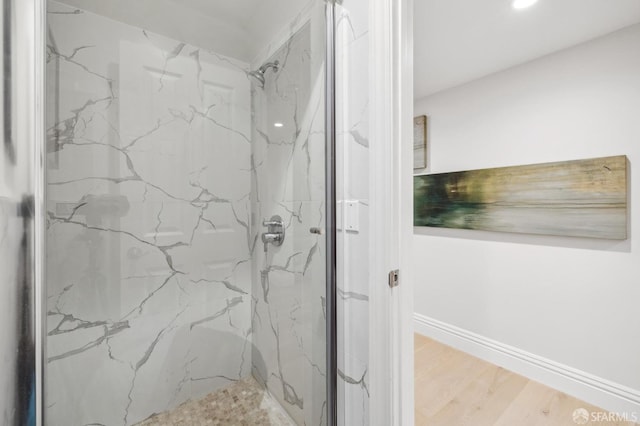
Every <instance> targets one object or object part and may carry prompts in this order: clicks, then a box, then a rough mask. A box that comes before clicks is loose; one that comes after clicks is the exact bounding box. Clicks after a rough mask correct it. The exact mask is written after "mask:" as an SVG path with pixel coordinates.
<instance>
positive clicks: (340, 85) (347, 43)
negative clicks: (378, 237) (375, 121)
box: [336, 0, 370, 426]
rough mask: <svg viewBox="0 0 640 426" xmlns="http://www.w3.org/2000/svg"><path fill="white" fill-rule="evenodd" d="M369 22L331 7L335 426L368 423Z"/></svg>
mask: <svg viewBox="0 0 640 426" xmlns="http://www.w3.org/2000/svg"><path fill="white" fill-rule="evenodd" d="M368 18H369V6H368V2H367V1H366V0H344V1H343V2H342V4H341V5H338V6H336V76H337V77H336V80H337V81H336V86H337V87H336V127H337V129H336V132H337V149H336V151H337V161H338V179H337V187H338V205H339V207H341V208H340V209H339V212H338V216H339V217H338V228H339V229H338V240H337V243H338V283H337V285H338V289H337V290H338V300H337V308H338V423H339V424H340V425H345V426H356V425H369V424H370V418H369V294H370V292H369V286H370V284H369V244H370V240H369V235H370V229H369V173H370V170H369V22H368ZM348 205H351V206H357V207H356V208H357V213H358V215H357V216H358V219H359V220H358V222H359V227H358V230H357V231H354V230H352V229H349V228H348V227H347V226H342V225H341V223H346V218H347V217H352V216H354V211H353V210H350V211H347V210H346V209H347V207H346V206H348ZM351 209H353V208H351ZM343 228H347V230H345V229H343Z"/></svg>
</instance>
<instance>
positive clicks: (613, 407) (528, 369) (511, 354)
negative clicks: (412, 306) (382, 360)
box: [413, 313, 640, 416]
mask: <svg viewBox="0 0 640 426" xmlns="http://www.w3.org/2000/svg"><path fill="white" fill-rule="evenodd" d="M413 318H414V330H415V332H416V333H419V334H422V335H424V336H427V337H430V338H432V339H434V340H437V341H439V342H442V343H444V344H446V345H448V346H451V347H453V348H456V349H459V350H461V351H463V352H466V353H468V354H470V355H473V356H475V357H477V358H480V359H483V360H485V361H488V362H490V363H492V364H495V365H498V366H500V367H503V368H505V369H507V370H510V371H513V372H514V373H517V374H520V375H522V376H525V377H527V378H529V379H531V380H534V381H536V382H539V383H542V384H544V385H546V386H549V387H551V388H553V389H556V390H559V391H561V392H564V393H566V394H568V395H571V396H573V397H575V398H578V399H581V400H583V401H585V402H587V403H589V404H592V405H595V406H596V407H599V408H602V409H604V410H607V411H611V412H614V413H621V414H622V413H627V414H628V415H631V414H633V413H635V414H636V415H639V416H640V391H638V390H636V389H631V388H629V387H626V386H623V385H620V384H618V383H614V382H611V381H609V380H606V379H603V378H601V377H597V376H594V375H593V374H589V373H586V372H584V371H580V370H577V369H575V368H572V367H569V366H567V365H564V364H560V363H558V362H555V361H552V360H550V359H546V358H543V357H540V356H538V355H534V354H532V353H529V352H525V351H523V350H520V349H518V348H515V347H513V346H509V345H505V344H503V343H500V342H497V341H495V340H491V339H488V338H486V337H484V336H480V335H478V334H475V333H472V332H470V331H467V330H464V329H461V328H458V327H455V326H452V325H450V324H446V323H443V322H441V321H438V320H435V319H433V318H429V317H426V316H424V315H421V314H417V313H415V314H414V317H413Z"/></svg>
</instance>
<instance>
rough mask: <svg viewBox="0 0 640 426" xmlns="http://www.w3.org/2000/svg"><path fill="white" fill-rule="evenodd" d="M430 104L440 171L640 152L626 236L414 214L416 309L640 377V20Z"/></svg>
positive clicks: (432, 165)
mask: <svg viewBox="0 0 640 426" xmlns="http://www.w3.org/2000/svg"><path fill="white" fill-rule="evenodd" d="M416 45H419V41H417V42H416ZM416 78H420V77H419V76H416ZM420 114H426V115H428V116H429V117H430V123H429V125H430V129H429V143H430V147H429V164H428V165H429V168H428V170H426V171H428V172H430V173H431V172H432V173H439V172H448V171H458V170H470V169H480V168H487V167H496V166H509V165H522V164H531V163H543V162H552V161H563V160H574V159H584V158H591V157H599V156H609V155H617V154H626V155H627V156H628V157H629V161H630V171H631V173H630V193H629V202H630V217H631V221H630V222H631V223H630V225H631V227H630V233H629V235H630V237H629V239H628V240H627V241H605V240H591V239H578V238H558V237H551V236H549V237H545V236H542V237H540V236H528V235H515V234H499V233H492V232H481V231H466V230H451V229H435V228H415V234H414V247H413V253H414V270H413V273H414V277H415V280H416V283H415V311H416V313H417V314H419V315H424V316H426V317H429V318H433V319H435V320H437V321H441V322H443V323H446V324H449V325H452V326H455V327H459V328H462V329H464V330H467V331H470V332H473V333H477V334H479V335H481V336H484V337H486V338H489V339H493V340H496V341H498V342H501V343H504V344H506V345H511V346H513V347H516V348H519V349H521V350H523V351H527V352H530V353H532V354H535V355H538V356H540V357H544V358H547V359H550V360H552V361H555V362H558V363H561V364H565V365H568V366H570V367H573V368H575V369H578V370H582V371H584V372H586V373H589V374H592V375H595V376H598V377H600V378H602V379H605V380H608V381H611V382H614V383H618V384H620V385H623V386H627V387H630V388H633V389H636V390H637V389H640V368H639V364H638V360H640V339H638V337H637V336H638V331H640V315H638V314H637V310H638V302H639V301H640V251H639V250H640V247H639V240H640V224H638V223H637V221H636V218H637V217H638V216H637V208H638V204H637V203H638V200H639V199H640V173H637V172H636V170H635V166H636V164H637V163H638V162H639V161H640V25H636V26H633V27H629V28H627V29H624V30H621V31H618V32H616V33H613V34H611V35H608V36H605V37H603V38H600V39H597V40H593V41H591V42H588V43H585V44H582V45H579V46H576V47H574V48H571V49H568V50H564V51H561V52H559V53H556V54H553V55H550V56H546V57H543V58H541V59H538V60H535V61H533V62H530V63H528V64H524V65H522V66H518V67H515V68H512V69H509V70H507V71H504V72H501V73H498V74H494V75H491V76H488V77H486V78H483V79H480V80H476V81H474V82H471V83H468V84H466V85H463V86H459V87H457V88H453V89H450V90H447V91H444V92H440V93H437V94H434V95H432V96H430V97H427V98H424V99H420V100H418V101H417V102H416V110H415V115H420Z"/></svg>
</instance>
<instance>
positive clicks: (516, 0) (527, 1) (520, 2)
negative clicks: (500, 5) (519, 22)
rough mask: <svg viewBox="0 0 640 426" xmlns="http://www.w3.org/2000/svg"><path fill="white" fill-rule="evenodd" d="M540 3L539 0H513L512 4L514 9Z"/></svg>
mask: <svg viewBox="0 0 640 426" xmlns="http://www.w3.org/2000/svg"><path fill="white" fill-rule="evenodd" d="M536 3H538V0H513V2H512V3H511V5H512V6H513V8H514V9H526V8H528V7H531V6H533V5H534V4H536Z"/></svg>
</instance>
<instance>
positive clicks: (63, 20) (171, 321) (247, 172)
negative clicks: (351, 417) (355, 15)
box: [45, 1, 326, 425]
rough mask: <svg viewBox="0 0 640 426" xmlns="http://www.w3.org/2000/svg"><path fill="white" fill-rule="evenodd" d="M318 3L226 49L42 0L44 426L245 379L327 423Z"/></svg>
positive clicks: (129, 417)
mask: <svg viewBox="0 0 640 426" xmlns="http://www.w3.org/2000/svg"><path fill="white" fill-rule="evenodd" d="M76 3H77V2H76ZM320 3H321V2H311V3H310V4H309V5H308V6H307V7H306V9H305V10H303V11H302V12H300V14H299V15H298V17H297V18H296V19H295V20H294V21H293V22H290V23H289V24H288V25H287V26H285V27H284V29H282V31H280V32H279V33H278V34H277V35H276V36H275V37H274V39H273V40H265V46H264V47H263V48H262V49H261V50H260V53H259V54H258V55H257V57H256V58H255V59H254V60H252V61H249V62H243V61H241V60H238V59H234V58H232V57H230V56H228V55H227V56H225V55H222V54H219V53H217V52H215V51H211V50H209V49H207V48H206V47H202V46H194V45H191V44H188V43H185V42H182V41H179V40H175V39H170V38H168V37H166V36H162V35H159V34H156V33H154V32H152V31H147V30H145V29H144V28H140V27H136V26H132V25H130V24H125V23H123V22H119V21H117V20H114V19H111V18H109V17H105V16H101V15H99V14H96V13H93V12H90V11H88V10H85V9H82V8H78V7H75V6H69V5H67V4H62V3H57V2H53V1H51V2H49V7H48V40H47V139H48V140H47V159H46V160H47V186H46V190H47V196H48V197H47V198H48V199H47V235H46V237H47V271H46V273H47V295H46V296H47V348H46V358H47V359H46V377H47V380H46V395H45V400H46V405H47V415H46V419H47V424H51V425H63V424H64V425H90V424H91V425H98V424H103V425H131V424H136V423H139V422H141V421H143V420H145V419H147V418H149V417H151V416H154V415H156V414H159V413H164V412H167V411H171V410H173V409H175V408H176V407H178V406H180V404H182V403H184V402H187V401H193V400H198V399H200V398H203V397H205V396H206V395H209V394H212V393H215V392H216V391H218V390H220V389H224V388H225V387H228V386H229V385H231V384H233V383H235V382H237V381H239V380H241V379H247V378H253V379H252V380H255V381H256V382H257V383H258V384H259V385H260V386H263V387H264V388H266V389H267V390H268V393H269V395H270V396H271V397H273V398H275V400H276V401H277V402H278V403H279V404H280V406H281V407H282V408H283V409H284V410H285V412H286V415H287V416H290V418H291V419H292V420H293V421H294V422H295V423H297V424H314V425H315V424H325V422H326V413H325V411H326V389H325V382H326V371H325V370H326V340H325V332H326V330H325V323H326V318H325V316H326V310H325V307H326V298H325V277H324V269H325V235H321V234H319V233H312V232H310V229H311V228H318V229H322V228H323V227H324V221H325V217H324V215H325V204H324V199H325V188H324V185H325V180H324V179H325V175H324V172H325V164H324V144H325V122H324V110H325V105H324V94H325V86H324V84H325V76H324V54H325V52H324V42H325V40H324V30H323V29H321V28H324V16H323V7H322V6H323V5H322V4H320ZM267 60H269V61H274V60H278V61H279V64H280V65H279V69H278V71H277V72H273V71H267V72H266V73H265V78H266V82H265V86H264V88H262V87H260V85H258V84H255V82H252V80H251V78H250V77H249V76H248V73H249V72H250V71H251V70H254V69H257V68H258V67H260V65H261V64H262V63H264V62H265V61H267ZM272 215H279V216H281V217H282V218H283V220H284V223H285V228H286V237H285V240H284V243H283V244H282V246H280V247H275V246H272V245H266V246H265V245H263V243H262V242H261V239H260V235H261V233H262V232H264V231H265V228H264V227H263V226H262V221H263V220H265V219H269V217H271V216H272Z"/></svg>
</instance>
